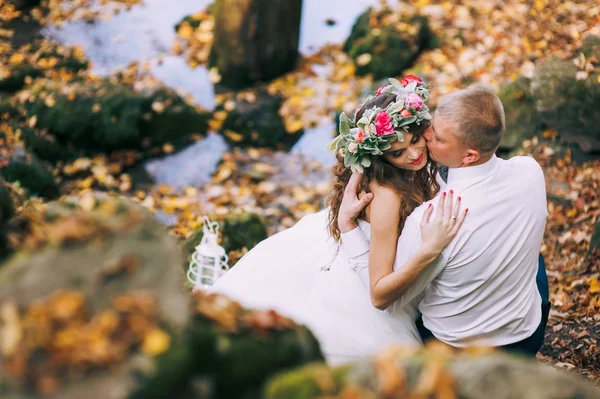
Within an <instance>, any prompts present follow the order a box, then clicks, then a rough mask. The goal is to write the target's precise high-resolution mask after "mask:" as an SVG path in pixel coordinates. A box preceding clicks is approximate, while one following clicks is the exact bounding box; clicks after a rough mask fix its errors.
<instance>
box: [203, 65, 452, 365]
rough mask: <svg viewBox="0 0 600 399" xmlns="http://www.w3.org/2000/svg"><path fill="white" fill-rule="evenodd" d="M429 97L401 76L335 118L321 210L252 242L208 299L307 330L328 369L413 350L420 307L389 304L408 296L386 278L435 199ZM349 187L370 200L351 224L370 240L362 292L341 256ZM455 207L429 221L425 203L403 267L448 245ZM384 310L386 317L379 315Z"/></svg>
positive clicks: (448, 203) (447, 204) (398, 282)
mask: <svg viewBox="0 0 600 399" xmlns="http://www.w3.org/2000/svg"><path fill="white" fill-rule="evenodd" d="M428 97H429V88H428V86H427V85H426V84H425V83H424V82H423V81H422V80H421V79H420V78H418V77H416V76H414V75H407V76H406V77H405V78H404V79H402V80H400V81H398V80H396V79H390V84H389V85H386V86H383V87H381V88H379V89H378V90H377V92H376V95H375V96H374V97H369V98H367V99H366V101H365V102H364V103H363V105H362V106H361V107H360V108H359V109H357V110H356V112H355V115H354V120H351V119H350V118H348V117H347V116H346V115H345V114H342V115H341V117H340V129H339V131H340V134H339V135H338V136H337V137H336V138H335V139H334V140H333V141H332V142H331V143H330V145H329V149H330V150H334V151H336V152H337V163H336V164H335V165H334V166H333V169H332V171H333V175H334V181H333V185H332V190H331V194H330V195H329V197H328V199H327V204H328V207H327V208H326V209H324V210H322V211H320V212H318V213H316V214H312V215H307V216H305V217H304V218H302V219H301V220H300V221H299V222H298V223H297V224H296V225H295V226H293V227H292V228H290V229H288V230H285V231H283V232H280V233H278V234H275V235H273V236H272V237H270V238H268V239H266V240H264V241H263V242H261V243H259V244H258V245H257V246H256V247H254V248H253V249H252V250H251V251H249V252H248V253H247V254H246V255H245V256H244V257H243V258H242V259H241V260H240V261H239V262H238V263H237V264H236V265H235V267H234V268H233V269H232V270H230V271H229V272H227V273H226V274H225V275H224V276H223V277H222V278H221V279H219V280H218V281H217V282H216V283H215V284H214V285H213V286H212V287H211V288H210V290H209V291H210V292H218V293H222V294H225V295H227V296H229V297H230V298H232V299H234V300H237V301H239V302H240V303H241V304H242V305H244V306H246V307H252V308H261V309H267V308H269V309H275V310H277V311H278V312H280V313H282V314H284V315H286V316H289V317H291V318H292V319H294V320H296V321H297V322H299V323H301V324H305V325H307V326H308V327H309V328H310V329H311V330H312V331H313V333H314V334H315V336H316V337H317V339H318V340H319V342H320V344H321V350H322V352H323V354H324V355H325V357H326V359H327V361H328V362H329V363H331V364H337V363H342V362H347V361H352V360H355V359H356V358H358V357H363V356H368V355H372V354H373V353H375V352H377V351H379V350H381V349H382V348H384V347H386V346H389V345H392V344H396V345H398V344H400V345H420V344H421V342H422V341H421V338H420V337H419V333H418V331H417V328H416V326H415V319H416V318H417V316H418V311H417V302H418V298H417V299H415V300H414V301H413V302H412V303H409V304H408V305H407V306H404V307H402V308H400V309H396V308H397V307H389V305H390V304H391V302H393V299H394V297H398V296H399V295H400V294H401V292H402V290H403V289H405V288H406V283H405V282H404V281H403V279H402V277H400V278H398V277H395V278H390V277H391V276H390V275H391V273H392V271H393V262H394V258H395V257H396V243H397V240H398V236H399V235H400V232H401V231H402V227H403V224H404V221H405V219H406V217H407V216H408V215H409V214H410V213H411V212H412V211H413V209H415V208H416V207H417V206H419V205H420V204H422V203H423V202H425V201H428V200H430V199H432V198H433V197H434V196H435V194H436V193H437V191H438V190H439V184H438V183H437V181H436V179H435V174H436V172H437V166H436V165H435V163H434V162H433V161H431V160H430V159H429V158H428V154H427V146H426V143H425V139H424V138H423V135H422V133H423V131H424V130H425V129H426V128H427V127H428V126H429V121H430V119H431V116H430V114H429V112H428V111H429V110H428V108H427V106H426V105H425V101H426V100H427V98H428ZM353 172H354V173H353ZM356 186H358V187H360V188H361V189H362V190H363V191H364V192H365V193H366V194H365V195H364V197H363V198H362V199H361V201H365V202H368V201H371V200H372V202H371V203H370V204H369V205H368V206H367V208H366V209H365V211H364V212H363V214H361V216H360V217H359V219H358V221H357V222H358V228H360V229H362V230H363V231H364V233H365V236H366V237H370V254H371V255H370V259H369V265H368V266H369V282H368V283H363V282H362V281H363V280H361V279H360V278H359V276H358V274H356V273H355V272H354V268H355V267H356V266H360V265H356V264H353V263H352V262H350V260H349V259H348V257H346V256H345V254H344V237H343V236H344V235H343V234H342V233H341V232H340V226H338V211H339V209H340V204H341V202H342V198H343V194H344V190H346V188H354V187H356ZM359 191H360V190H359ZM349 192H352V191H349ZM443 198H446V196H443ZM459 200H460V197H459ZM459 204H460V201H456V203H455V202H454V201H453V199H452V197H451V196H448V199H447V200H440V202H439V204H438V205H437V208H438V210H443V209H444V208H446V209H448V210H450V211H451V210H452V208H454V211H453V212H450V211H448V212H438V214H439V215H441V214H442V213H444V214H445V216H442V217H437V216H436V217H435V218H430V216H431V214H432V212H433V205H432V204H430V206H429V208H428V211H427V212H425V216H424V217H423V221H422V224H421V226H422V235H423V240H422V245H421V249H420V251H419V253H418V254H417V255H415V256H414V257H413V258H411V259H409V260H408V261H407V264H408V263H410V262H424V263H422V264H427V263H429V262H431V261H433V260H434V259H435V258H436V257H437V256H438V255H439V254H440V253H441V251H442V249H443V248H445V246H446V245H448V244H449V242H450V241H451V240H452V239H453V238H454V236H455V235H456V232H457V231H458V228H459V227H460V225H461V224H462V220H463V219H464V214H463V216H461V217H460V218H459V220H458V221H457V223H448V219H449V218H450V214H451V213H453V214H457V213H458V207H459ZM386 277H387V278H386ZM365 288H366V290H365ZM390 301H391V302H390ZM388 307H389V309H393V310H383V309H386V308H388ZM380 309H381V310H380Z"/></svg>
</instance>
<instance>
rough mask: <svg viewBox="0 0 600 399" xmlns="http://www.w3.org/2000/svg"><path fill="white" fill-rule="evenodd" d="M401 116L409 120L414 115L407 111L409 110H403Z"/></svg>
mask: <svg viewBox="0 0 600 399" xmlns="http://www.w3.org/2000/svg"><path fill="white" fill-rule="evenodd" d="M400 115H401V116H402V117H403V118H408V117H409V116H411V115H412V114H411V113H410V111H409V110H407V109H403V110H402V111H400Z"/></svg>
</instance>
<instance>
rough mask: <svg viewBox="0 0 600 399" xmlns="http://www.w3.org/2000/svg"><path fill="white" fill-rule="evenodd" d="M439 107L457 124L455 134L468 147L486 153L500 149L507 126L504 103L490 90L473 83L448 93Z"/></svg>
mask: <svg viewBox="0 0 600 399" xmlns="http://www.w3.org/2000/svg"><path fill="white" fill-rule="evenodd" d="M437 111H438V112H439V113H440V115H442V116H443V117H444V119H447V120H449V121H451V122H452V123H454V124H456V135H457V136H458V138H459V139H461V140H462V141H463V143H464V144H465V145H466V146H467V147H469V148H473V149H474V150H477V151H479V152H481V153H484V154H489V153H493V152H495V151H496V149H498V146H499V145H500V140H501V139H502V135H503V134H504V128H505V117H504V107H503V106H502V102H501V101H500V99H499V98H498V96H496V95H495V94H494V93H493V92H491V91H490V90H487V89H485V88H483V87H473V88H468V89H463V90H459V91H457V92H454V93H451V94H448V95H446V96H444V97H442V98H441V99H440V101H439V102H438V106H437Z"/></svg>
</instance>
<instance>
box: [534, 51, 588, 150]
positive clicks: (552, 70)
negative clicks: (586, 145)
mask: <svg viewBox="0 0 600 399" xmlns="http://www.w3.org/2000/svg"><path fill="white" fill-rule="evenodd" d="M577 72H578V68H577V67H576V66H575V64H574V63H573V62H572V61H562V60H558V59H555V58H552V59H550V60H548V61H547V62H545V63H543V64H541V65H539V66H538V67H537V68H536V71H535V75H534V78H533V80H532V85H531V87H532V95H533V98H534V101H535V105H536V109H537V111H538V113H539V116H540V119H541V121H542V122H543V124H544V125H545V126H546V127H548V128H551V129H555V130H557V131H558V132H559V133H560V134H561V135H572V136H578V135H581V136H588V137H591V138H594V139H596V140H598V139H600V107H598V104H600V82H599V80H598V79H599V78H600V74H598V73H590V74H589V76H588V77H587V78H584V79H578V78H577Z"/></svg>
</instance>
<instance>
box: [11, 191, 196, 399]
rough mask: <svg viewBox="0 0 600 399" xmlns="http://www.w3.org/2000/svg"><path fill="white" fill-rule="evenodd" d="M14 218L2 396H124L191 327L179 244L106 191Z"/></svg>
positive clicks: (144, 212) (32, 209)
mask: <svg viewBox="0 0 600 399" xmlns="http://www.w3.org/2000/svg"><path fill="white" fill-rule="evenodd" d="M17 218H19V219H20V225H21V230H20V231H19V232H16V231H13V232H12V234H13V235H12V236H11V240H12V241H13V242H16V243H18V244H20V245H19V246H18V248H17V250H16V253H15V254H14V255H12V256H11V257H10V258H8V259H7V260H6V261H5V262H4V263H3V264H2V265H0V303H1V304H2V306H1V310H0V318H1V319H2V321H3V329H4V330H3V338H7V337H12V338H10V339H9V340H8V341H3V345H2V347H1V349H0V351H1V352H2V357H0V363H2V367H1V369H2V371H1V372H0V390H1V391H2V392H3V397H8V398H33V397H39V395H45V396H51V394H55V397H60V398H65V399H71V398H72V399H75V398H81V397H86V398H89V399H93V398H98V399H100V398H117V397H118V398H121V397H127V396H128V392H131V391H133V390H134V389H136V387H139V385H138V382H137V375H139V373H141V372H142V371H143V370H145V369H146V368H148V367H149V368H155V367H158V366H157V362H158V358H159V356H158V355H159V354H162V353H164V352H166V351H167V349H168V348H170V347H171V343H173V344H172V345H173V346H175V343H176V342H177V337H178V334H179V332H180V331H182V330H183V329H184V327H185V326H186V324H187V322H188V320H189V316H190V312H189V309H188V299H187V296H186V294H185V293H184V292H183V290H182V289H181V281H182V278H183V276H182V275H181V272H180V270H179V269H178V267H177V266H176V265H178V264H179V263H180V262H181V258H180V252H179V250H178V249H177V246H176V243H175V241H174V240H173V239H172V238H171V237H170V236H169V234H168V232H167V231H165V230H164V229H163V228H162V227H161V226H160V224H159V223H158V222H156V221H155V219H154V217H153V215H151V214H150V213H149V212H148V211H147V210H146V209H144V208H142V207H141V206H140V205H137V204H135V203H133V202H131V201H129V200H126V199H124V198H121V197H117V196H109V195H106V194H102V193H92V192H87V193H85V194H82V195H81V196H75V197H68V198H64V199H61V200H60V201H57V202H51V203H49V204H47V205H43V206H42V207H41V208H38V207H34V206H29V207H26V208H25V209H24V211H23V213H22V214H20V215H19V216H18V217H17ZM14 331H21V333H20V334H23V335H16V336H15V335H12V336H11V335H6V334H10V333H11V332H14Z"/></svg>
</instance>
